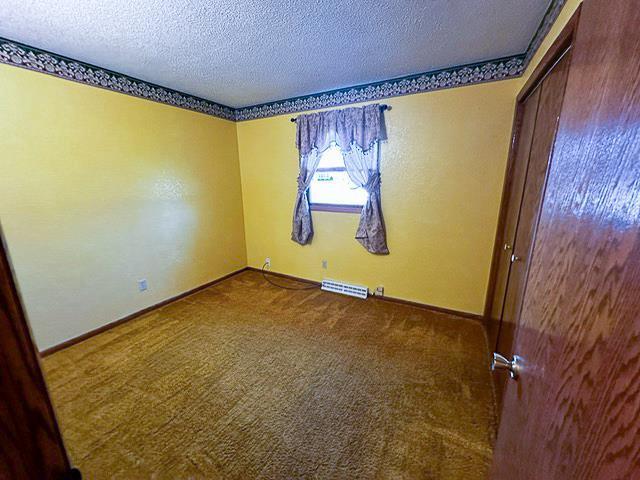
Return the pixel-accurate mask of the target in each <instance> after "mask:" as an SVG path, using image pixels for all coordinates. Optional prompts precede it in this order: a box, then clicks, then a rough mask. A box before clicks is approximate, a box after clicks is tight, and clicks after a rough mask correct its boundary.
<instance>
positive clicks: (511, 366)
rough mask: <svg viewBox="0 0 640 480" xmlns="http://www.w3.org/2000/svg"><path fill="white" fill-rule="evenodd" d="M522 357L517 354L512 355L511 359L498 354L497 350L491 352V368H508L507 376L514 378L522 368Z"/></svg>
mask: <svg viewBox="0 0 640 480" xmlns="http://www.w3.org/2000/svg"><path fill="white" fill-rule="evenodd" d="M521 364H522V358H520V357H519V356H518V355H514V356H513V358H512V359H511V360H508V359H507V357H505V356H504V355H500V354H499V353H497V352H493V360H492V361H491V370H493V371H494V372H495V371H496V370H508V371H509V377H511V378H513V379H514V380H515V379H517V378H518V375H520V371H521V369H522V365H521Z"/></svg>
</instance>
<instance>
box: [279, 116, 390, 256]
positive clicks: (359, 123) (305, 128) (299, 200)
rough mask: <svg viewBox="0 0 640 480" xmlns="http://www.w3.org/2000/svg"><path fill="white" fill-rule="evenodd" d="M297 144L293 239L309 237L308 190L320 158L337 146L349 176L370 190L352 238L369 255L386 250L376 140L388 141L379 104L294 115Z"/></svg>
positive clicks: (303, 240) (308, 240)
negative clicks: (295, 116)
mask: <svg viewBox="0 0 640 480" xmlns="http://www.w3.org/2000/svg"><path fill="white" fill-rule="evenodd" d="M296 126H297V130H296V146H297V147H298V151H299V152H300V173H299V175H298V194H297V196H296V202H295V206H294V210H293V228H292V232H291V239H292V240H293V241H295V242H298V243H299V244H301V245H305V244H307V243H309V242H310V241H311V239H312V238H313V223H312V221H311V209H310V207H309V198H308V195H307V192H308V190H309V185H310V184H311V179H312V178H313V175H314V174H315V172H316V169H317V168H318V163H319V162H320V156H321V155H322V153H323V152H324V151H325V150H327V149H328V148H329V147H331V146H332V145H333V144H335V145H337V146H338V147H339V148H340V150H341V151H342V155H343V157H344V162H345V167H346V169H347V173H348V174H349V177H350V178H351V180H352V181H353V182H354V183H355V184H356V185H358V186H360V187H362V188H364V189H365V190H367V192H368V194H369V195H368V199H367V202H366V204H365V205H364V207H363V208H362V213H361V214H360V224H359V226H358V230H357V232H356V237H355V238H356V239H357V240H358V241H359V242H360V243H361V244H362V245H363V246H364V247H365V248H366V249H367V250H368V251H369V252H371V253H377V254H387V253H389V249H388V248H387V239H386V232H385V227H384V219H383V217H382V207H381V202H380V158H379V151H380V150H379V148H378V147H379V143H380V142H381V141H382V140H386V138H387V134H386V129H385V124H384V113H383V109H382V108H381V105H379V104H374V105H367V106H365V107H351V108H345V109H341V110H330V111H327V112H320V113H311V114H307V115H300V116H299V117H298V118H297V119H296Z"/></svg>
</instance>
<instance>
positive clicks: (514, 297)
mask: <svg viewBox="0 0 640 480" xmlns="http://www.w3.org/2000/svg"><path fill="white" fill-rule="evenodd" d="M570 64H571V50H565V51H564V52H563V54H562V56H561V58H559V59H558V61H557V62H556V63H554V65H553V66H552V68H551V70H549V71H548V73H547V75H546V77H545V79H544V81H543V82H542V83H541V84H540V85H539V87H537V88H536V90H535V93H538V92H539V97H540V100H539V102H538V113H537V115H536V119H535V128H534V133H533V138H532V139H531V147H530V149H529V150H530V154H529V162H528V168H527V174H526V178H525V182H524V189H523V192H522V201H521V204H520V210H519V212H518V213H519V215H518V219H517V226H516V232H515V235H514V239H513V244H512V245H513V246H512V248H511V249H509V250H507V253H509V254H511V255H509V258H507V259H506V261H507V262H509V264H510V269H509V274H508V282H507V287H506V291H505V296H504V302H503V307H502V312H501V314H500V329H499V331H498V337H497V340H496V351H497V352H499V353H501V354H502V355H504V356H506V357H507V358H511V356H512V355H513V353H514V352H513V337H514V333H515V329H516V325H517V322H518V318H519V316H520V306H521V305H522V298H523V296H524V283H525V279H526V275H527V272H528V271H529V266H530V260H531V247H532V245H533V237H534V234H535V228H536V225H537V223H538V216H539V212H540V205H541V203H542V196H543V194H544V186H545V183H546V179H547V170H548V167H549V160H550V157H551V152H552V147H553V141H554V139H555V136H556V128H557V126H558V118H559V116H560V109H561V107H562V99H563V97H564V89H565V85H566V82H567V74H568V72H569V65H570ZM494 376H495V385H496V393H497V395H496V398H498V403H499V404H501V400H502V393H503V391H504V383H505V382H506V381H508V378H509V377H508V376H507V375H506V374H505V372H494Z"/></svg>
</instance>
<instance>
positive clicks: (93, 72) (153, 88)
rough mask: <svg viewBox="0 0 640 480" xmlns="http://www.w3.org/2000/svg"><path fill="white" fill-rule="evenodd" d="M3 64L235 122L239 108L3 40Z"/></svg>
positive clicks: (0, 51)
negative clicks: (236, 111)
mask: <svg viewBox="0 0 640 480" xmlns="http://www.w3.org/2000/svg"><path fill="white" fill-rule="evenodd" d="M0 63H4V64H7V65H14V66H16V67H22V68H26V69H28V70H33V71H36V72H41V73H46V74H49V75H53V76H54V77H58V78H63V79H65V80H71V81H74V82H78V83H84V84H86V85H91V86H94V87H99V88H104V89H106V90H112V91H114V92H118V93H124V94H126V95H131V96H134V97H139V98H144V99H146V100H152V101H154V102H158V103H164V104H167V105H172V106H174V107H180V108H185V109H187V110H193V111H196V112H200V113H204V114H207V115H213V116H214V117H219V118H224V119H226V120H235V109H234V108H231V107H227V106H226V105H221V104H219V103H216V102H212V101H209V100H205V99H204V98H199V97H196V96H193V95H188V94H186V93H182V92H179V91H177V90H173V89H171V88H167V87H161V86H159V85H156V84H154V83H151V82H145V81H144V80H140V79H137V78H134V77H130V76H128V75H124V74H122V73H118V72H114V71H112V70H107V69H106V68H101V67H96V66H95V65H91V64H89V63H85V62H81V61H79V60H74V59H71V58H67V57H64V56H62V55H58V54H55V53H51V52H47V51H45V50H41V49H39V48H35V47H30V46H28V45H24V44H22V43H19V42H15V41H13V40H8V39H6V38H2V37H0Z"/></svg>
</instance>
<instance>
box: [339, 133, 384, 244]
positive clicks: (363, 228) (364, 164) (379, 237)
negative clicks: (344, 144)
mask: <svg viewBox="0 0 640 480" xmlns="http://www.w3.org/2000/svg"><path fill="white" fill-rule="evenodd" d="M379 151H380V150H379V148H378V143H377V142H376V143H374V144H373V146H372V147H371V148H370V149H369V150H368V151H363V150H362V149H361V148H360V147H359V146H358V145H356V144H352V145H351V148H350V150H349V151H346V152H342V156H343V157H344V166H345V167H346V169H347V173H348V174H349V178H351V181H352V182H353V183H355V184H356V185H358V186H359V187H362V188H364V189H365V190H366V191H367V193H368V194H369V195H368V198H367V202H366V203H365V204H364V206H363V207H362V212H361V213H360V223H359V224H358V230H357V231H356V240H358V241H359V242H360V243H361V244H362V246H363V247H364V248H366V249H367V251H369V252H371V253H377V254H382V255H386V254H388V253H389V249H388V248H387V234H386V230H385V227H384V218H383V217H382V205H381V203H380V168H379V165H380V162H379V157H378V152H379Z"/></svg>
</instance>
